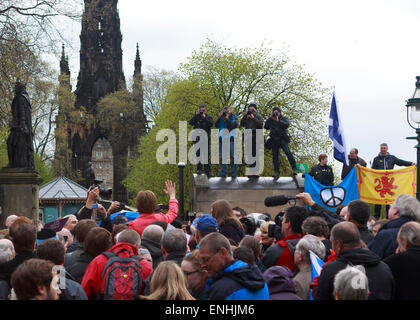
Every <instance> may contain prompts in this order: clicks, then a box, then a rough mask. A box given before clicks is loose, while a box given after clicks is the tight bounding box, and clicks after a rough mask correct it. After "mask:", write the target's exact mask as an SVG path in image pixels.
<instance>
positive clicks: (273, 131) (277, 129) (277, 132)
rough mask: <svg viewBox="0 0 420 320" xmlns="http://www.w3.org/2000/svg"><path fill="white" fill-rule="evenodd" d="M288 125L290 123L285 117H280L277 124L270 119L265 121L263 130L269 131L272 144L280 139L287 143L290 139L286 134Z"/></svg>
mask: <svg viewBox="0 0 420 320" xmlns="http://www.w3.org/2000/svg"><path fill="white" fill-rule="evenodd" d="M289 125H290V123H289V119H288V118H287V117H283V116H282V117H281V118H280V119H279V121H278V122H277V121H275V120H274V119H273V118H271V117H270V118H268V119H267V120H266V121H265V124H264V129H266V130H270V134H269V135H270V138H271V139H273V141H274V142H279V141H280V140H282V139H283V140H285V141H287V142H289V141H290V138H289V135H288V134H287V128H288V127H289Z"/></svg>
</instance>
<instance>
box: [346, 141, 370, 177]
mask: <svg viewBox="0 0 420 320" xmlns="http://www.w3.org/2000/svg"><path fill="white" fill-rule="evenodd" d="M358 154H359V150H357V149H356V148H351V149H350V152H349V155H348V156H347V158H348V159H349V164H348V165H347V164H345V163H343V169H342V170H341V180H344V178H345V177H346V176H347V175H348V174H349V172H350V171H351V169H353V167H354V166H355V165H356V164H360V165H361V166H363V167H366V165H367V163H366V161H365V160H363V159H362V158H360V157H359V156H358Z"/></svg>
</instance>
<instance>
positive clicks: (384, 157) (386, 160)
mask: <svg viewBox="0 0 420 320" xmlns="http://www.w3.org/2000/svg"><path fill="white" fill-rule="evenodd" d="M380 150H381V152H379V154H378V155H377V156H376V157H375V158H374V159H373V163H372V169H376V170H392V169H394V166H395V165H398V166H406V167H408V166H412V165H415V163H414V162H410V161H405V160H401V159H398V158H397V157H396V156H394V155H392V154H389V152H388V145H387V144H386V143H381V149H380ZM381 207H382V206H381V205H380V204H375V218H376V219H379V217H380V215H381ZM388 210H389V206H388V205H387V206H386V207H385V213H386V218H387V219H388Z"/></svg>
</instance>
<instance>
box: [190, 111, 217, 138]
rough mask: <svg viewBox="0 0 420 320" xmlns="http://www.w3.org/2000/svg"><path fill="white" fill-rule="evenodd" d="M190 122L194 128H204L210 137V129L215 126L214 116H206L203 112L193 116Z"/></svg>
mask: <svg viewBox="0 0 420 320" xmlns="http://www.w3.org/2000/svg"><path fill="white" fill-rule="evenodd" d="M189 124H190V125H192V126H193V127H194V129H203V130H204V131H206V132H207V134H208V135H209V137H210V130H211V127H212V126H213V118H212V117H211V116H209V115H208V114H206V116H205V117H204V118H203V117H202V116H201V114H196V115H194V117H192V118H191V120H190V122H189Z"/></svg>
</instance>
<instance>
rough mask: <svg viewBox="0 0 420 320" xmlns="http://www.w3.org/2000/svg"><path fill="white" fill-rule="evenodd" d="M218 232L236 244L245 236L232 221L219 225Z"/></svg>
mask: <svg viewBox="0 0 420 320" xmlns="http://www.w3.org/2000/svg"><path fill="white" fill-rule="evenodd" d="M219 232H220V233H221V234H223V235H224V236H225V237H226V238H228V239H232V240H233V241H235V242H236V243H238V244H239V242H240V241H241V240H242V238H243V237H244V236H245V231H244V230H243V229H242V228H241V227H240V226H239V225H238V224H237V223H236V222H235V221H234V220H226V221H225V222H224V223H221V224H220V225H219Z"/></svg>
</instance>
